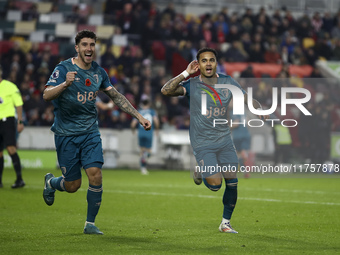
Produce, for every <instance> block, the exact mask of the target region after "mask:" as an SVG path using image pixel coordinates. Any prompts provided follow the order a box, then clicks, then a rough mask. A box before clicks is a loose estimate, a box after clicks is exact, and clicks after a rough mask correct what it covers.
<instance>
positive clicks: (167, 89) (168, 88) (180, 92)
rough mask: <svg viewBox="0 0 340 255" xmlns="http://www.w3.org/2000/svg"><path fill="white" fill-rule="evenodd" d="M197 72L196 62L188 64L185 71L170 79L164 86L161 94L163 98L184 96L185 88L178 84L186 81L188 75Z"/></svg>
mask: <svg viewBox="0 0 340 255" xmlns="http://www.w3.org/2000/svg"><path fill="white" fill-rule="evenodd" d="M197 70H198V62H197V61H196V60H194V61H192V62H190V64H189V65H188V67H187V69H186V70H185V71H184V72H182V73H181V74H179V75H177V76H176V77H174V78H172V79H170V80H169V81H168V82H167V83H165V84H164V86H163V88H162V90H161V92H162V94H163V95H165V96H171V97H176V96H184V95H185V92H186V91H185V88H183V87H182V86H180V85H179V84H180V82H181V81H183V80H184V79H186V78H187V77H188V76H189V75H190V74H194V73H196V72H197Z"/></svg>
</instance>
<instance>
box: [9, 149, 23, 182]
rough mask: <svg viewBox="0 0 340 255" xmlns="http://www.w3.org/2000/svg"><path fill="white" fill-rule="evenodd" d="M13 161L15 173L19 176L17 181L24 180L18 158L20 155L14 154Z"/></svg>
mask: <svg viewBox="0 0 340 255" xmlns="http://www.w3.org/2000/svg"><path fill="white" fill-rule="evenodd" d="M10 156H11V159H12V164H13V167H14V170H15V173H16V175H17V181H21V180H22V176H21V163H20V158H19V156H18V153H14V154H13V155H10Z"/></svg>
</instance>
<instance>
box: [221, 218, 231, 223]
mask: <svg viewBox="0 0 340 255" xmlns="http://www.w3.org/2000/svg"><path fill="white" fill-rule="evenodd" d="M229 222H230V220H227V219H225V218H222V224H228V223H229Z"/></svg>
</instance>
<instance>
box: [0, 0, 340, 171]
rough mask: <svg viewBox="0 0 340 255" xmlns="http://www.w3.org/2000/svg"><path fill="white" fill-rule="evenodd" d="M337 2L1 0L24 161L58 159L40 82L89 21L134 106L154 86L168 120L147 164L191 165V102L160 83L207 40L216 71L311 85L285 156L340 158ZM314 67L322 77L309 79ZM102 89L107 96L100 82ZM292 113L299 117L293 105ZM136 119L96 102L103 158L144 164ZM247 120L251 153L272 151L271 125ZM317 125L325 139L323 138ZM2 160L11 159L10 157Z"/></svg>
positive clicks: (263, 156)
mask: <svg viewBox="0 0 340 255" xmlns="http://www.w3.org/2000/svg"><path fill="white" fill-rule="evenodd" d="M339 3H340V1H335V0H334V1H312V0H309V1H308V0H304V1H302V0H301V1H279V0H277V1H268V0H267V1H266V0H262V1H259V0H258V1H209V3H207V2H205V1H199V0H197V1H173V4H169V3H168V1H152V2H151V1H81V0H65V1H50V2H48V1H2V0H0V14H1V15H0V40H1V41H0V55H1V58H0V60H1V64H2V67H3V69H4V77H3V78H5V79H8V80H10V81H12V82H14V83H15V84H17V86H18V87H19V89H20V91H21V93H22V96H23V99H24V111H25V114H24V116H25V126H26V127H25V130H24V132H23V133H22V134H20V136H19V139H18V147H19V150H20V156H21V158H22V164H23V166H24V167H27V168H28V167H34V168H44V169H46V168H50V167H55V166H56V160H55V158H56V157H55V151H54V143H53V135H52V133H51V131H50V130H49V127H50V126H51V124H52V123H53V107H52V105H51V103H46V102H44V101H43V100H42V91H43V89H44V85H45V83H46V81H47V79H48V77H49V75H50V74H51V72H52V71H53V68H54V66H55V65H56V64H57V63H58V62H59V61H61V60H64V59H67V58H69V57H72V56H74V54H75V51H74V36H75V34H76V33H77V31H79V30H82V29H84V28H88V29H91V30H93V31H95V32H96V33H97V36H98V42H97V53H98V54H97V62H98V63H99V64H100V65H101V66H103V67H104V68H105V69H106V70H107V72H108V74H109V76H110V78H111V81H112V84H114V86H115V87H116V88H117V89H118V90H119V91H120V92H121V93H123V94H124V95H125V96H126V97H127V98H128V99H129V100H130V102H131V103H132V104H133V105H134V106H135V107H138V105H139V101H140V99H141V97H142V96H144V95H146V96H148V97H150V98H152V102H153V107H154V108H155V109H156V111H157V113H158V116H159V118H160V120H161V123H162V127H161V132H160V136H159V137H156V139H155V141H156V142H155V143H154V146H153V157H152V158H151V159H150V167H156V168H162V169H165V168H166V169H189V167H190V155H191V152H190V145H189V137H188V128H189V103H188V102H187V99H186V98H184V97H180V98H167V97H164V96H162V95H161V93H160V89H161V87H162V86H163V84H164V83H165V82H166V81H167V80H168V79H170V78H171V77H173V76H175V75H177V74H179V73H180V72H182V71H183V70H184V69H185V68H186V66H187V64H188V63H189V62H190V61H191V60H193V59H194V57H195V54H196V52H197V49H199V48H200V47H203V46H209V47H213V48H215V49H217V50H218V51H219V63H220V65H219V67H218V70H219V72H226V73H227V74H229V75H231V76H233V77H234V78H236V79H239V78H246V79H254V78H273V79H275V78H283V79H287V80H289V82H290V84H291V85H292V86H296V87H302V88H307V89H308V90H310V91H311V94H312V99H311V104H310V107H311V108H310V109H311V112H312V115H313V117H311V118H310V119H308V120H307V121H306V122H305V123H303V122H302V123H301V122H299V126H298V127H296V128H291V129H290V135H291V137H292V143H291V144H290V145H289V151H290V152H291V153H290V157H289V158H288V159H285V160H284V161H281V162H279V163H297V164H304V163H324V162H333V163H336V162H339V161H340V102H339V98H340V89H339V86H340V83H339V79H340V74H339V72H340V62H339V60H340V12H338V9H339V7H340V4H339ZM309 78H311V79H309ZM313 78H317V79H315V80H314V81H319V82H314V84H313V82H306V81H310V80H313ZM254 93H255V97H256V98H258V99H259V101H260V102H261V103H262V104H263V105H265V106H268V107H270V99H271V86H270V85H269V86H268V84H267V85H266V84H262V83H261V82H258V83H257V85H256V86H254ZM100 98H101V99H102V100H103V101H104V102H107V101H108V98H107V97H106V96H105V95H104V94H103V93H102V94H100ZM287 115H289V116H294V118H296V119H297V120H299V119H300V115H299V114H296V111H294V109H291V110H288V113H287ZM130 122H131V117H130V116H128V115H126V114H125V113H122V112H121V111H120V110H119V109H118V108H114V109H112V110H106V111H102V110H99V125H100V127H101V131H102V138H103V146H104V150H105V167H106V168H110V169H111V168H118V167H120V168H122V167H130V168H138V164H139V159H138V158H139V156H138V153H139V150H138V146H137V139H136V137H134V136H132V135H131V130H130V129H129V126H130ZM300 124H301V125H300ZM250 130H251V133H252V144H251V152H252V153H251V157H250V160H251V162H249V164H259V163H262V162H266V163H273V162H274V153H275V143H274V141H275V139H274V136H273V133H272V129H271V128H270V127H268V126H266V127H263V128H261V129H250ZM319 134H322V135H323V137H324V139H321V140H320V139H316V138H317V137H318V135H319ZM305 141H307V143H306V142H305ZM309 150H311V151H309ZM316 158H317V159H318V162H313V160H315V159H316ZM5 164H6V166H7V167H11V162H10V161H9V157H6V158H5Z"/></svg>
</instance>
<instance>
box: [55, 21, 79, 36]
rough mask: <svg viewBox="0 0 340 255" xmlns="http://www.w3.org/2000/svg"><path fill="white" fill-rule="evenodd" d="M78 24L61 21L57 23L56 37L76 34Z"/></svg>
mask: <svg viewBox="0 0 340 255" xmlns="http://www.w3.org/2000/svg"><path fill="white" fill-rule="evenodd" d="M76 27H77V26H76V24H72V23H59V24H57V25H56V29H55V35H56V37H69V38H71V37H74V35H75V34H76Z"/></svg>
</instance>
